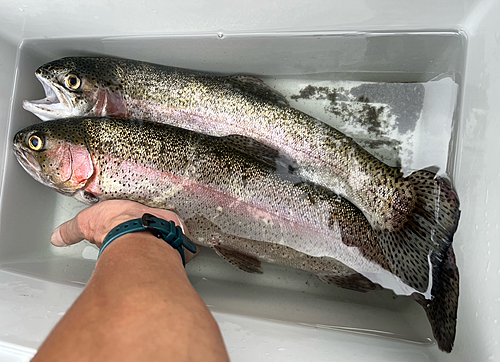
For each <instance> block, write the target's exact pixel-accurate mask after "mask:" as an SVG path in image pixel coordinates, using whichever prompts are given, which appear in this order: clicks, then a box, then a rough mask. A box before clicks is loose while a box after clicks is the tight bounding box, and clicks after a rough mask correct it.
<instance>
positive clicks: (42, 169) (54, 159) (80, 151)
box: [13, 121, 97, 202]
mask: <svg viewBox="0 0 500 362" xmlns="http://www.w3.org/2000/svg"><path fill="white" fill-rule="evenodd" d="M56 122H57V121H56ZM68 123H70V122H69V121H68ZM60 124H61V123H60V122H59V125H60ZM53 126H54V122H45V123H39V124H36V125H33V126H29V127H27V128H24V129H22V130H21V131H19V132H17V133H16V135H15V136H14V140H13V151H14V153H15V155H16V158H17V160H18V161H19V163H20V164H21V166H22V167H23V168H24V169H25V170H26V172H28V174H30V175H31V176H32V177H33V178H34V179H35V180H37V181H38V182H40V183H42V184H43V185H45V186H48V187H50V188H52V189H55V190H56V191H58V192H60V193H62V194H64V195H68V196H76V195H75V194H80V193H82V192H84V191H83V190H84V188H85V186H86V185H87V184H88V182H89V181H90V180H91V179H92V178H93V175H94V173H95V168H94V164H93V159H92V156H91V154H90V152H89V150H88V147H87V145H86V144H85V142H84V141H82V139H83V137H79V135H80V134H79V132H78V130H72V129H71V127H64V126H63V127H53ZM72 131H73V132H72ZM87 201H94V202H95V201H97V200H87Z"/></svg>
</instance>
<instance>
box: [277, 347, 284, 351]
mask: <svg viewBox="0 0 500 362" xmlns="http://www.w3.org/2000/svg"><path fill="white" fill-rule="evenodd" d="M278 351H286V348H283V347H280V348H278Z"/></svg>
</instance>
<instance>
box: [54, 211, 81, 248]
mask: <svg viewBox="0 0 500 362" xmlns="http://www.w3.org/2000/svg"><path fill="white" fill-rule="evenodd" d="M83 239H85V236H84V235H83V232H82V231H81V229H80V227H79V224H78V221H77V220H76V217H75V218H73V219H71V220H68V221H66V222H65V223H63V224H61V225H59V226H58V227H57V228H56V229H55V230H54V231H53V232H52V236H51V237H50V242H51V243H52V245H54V246H68V245H73V244H76V243H78V242H80V241H82V240H83Z"/></svg>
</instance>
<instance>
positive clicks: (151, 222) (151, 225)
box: [98, 213, 197, 265]
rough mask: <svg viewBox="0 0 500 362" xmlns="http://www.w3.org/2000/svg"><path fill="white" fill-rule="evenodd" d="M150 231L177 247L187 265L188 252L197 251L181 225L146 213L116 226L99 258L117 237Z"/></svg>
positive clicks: (103, 244) (104, 244)
mask: <svg viewBox="0 0 500 362" xmlns="http://www.w3.org/2000/svg"><path fill="white" fill-rule="evenodd" d="M145 230H147V231H149V232H150V233H151V234H152V235H154V236H155V237H156V238H158V239H161V240H163V241H165V242H166V243H167V244H168V245H170V246H171V247H172V248H173V249H175V250H176V251H177V252H178V253H179V255H180V256H181V259H182V264H183V265H186V253H187V252H191V253H196V251H197V248H196V245H195V244H194V243H193V242H192V241H191V240H190V239H189V238H188V237H187V236H186V235H184V233H183V230H182V228H181V227H180V226H176V225H175V223H174V222H173V221H166V220H164V219H160V218H158V217H156V216H154V215H151V214H148V213H145V214H143V215H142V217H141V218H138V219H132V220H128V221H125V222H123V223H121V224H119V225H117V226H115V227H114V228H113V229H111V231H110V232H109V233H108V234H107V235H106V237H105V238H104V241H103V243H102V246H101V250H100V252H99V256H98V258H99V257H100V256H101V254H102V253H103V251H104V250H105V249H106V248H107V247H108V246H109V245H110V244H111V243H112V242H113V241H114V240H116V239H117V238H119V237H121V236H123V235H127V234H129V233H136V232H142V231H145Z"/></svg>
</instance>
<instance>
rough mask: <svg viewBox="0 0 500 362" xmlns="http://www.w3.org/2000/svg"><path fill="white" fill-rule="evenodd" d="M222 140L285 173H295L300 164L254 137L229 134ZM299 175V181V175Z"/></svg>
mask: <svg viewBox="0 0 500 362" xmlns="http://www.w3.org/2000/svg"><path fill="white" fill-rule="evenodd" d="M221 140H222V142H224V144H226V145H227V146H229V147H231V148H232V149H234V150H237V151H239V152H241V153H244V154H245V155H247V156H249V157H252V158H253V159H255V160H257V161H258V162H264V163H265V164H266V165H268V166H269V167H272V168H274V169H276V171H277V172H279V173H280V174H283V175H295V173H296V172H295V171H296V170H297V168H298V166H297V164H296V163H295V162H293V161H292V160H290V159H288V158H287V157H286V156H284V155H283V154H282V153H281V152H280V151H278V150H276V149H274V148H272V147H269V146H267V145H265V144H263V143H260V142H258V141H256V140H254V139H253V138H250V137H246V136H241V135H229V136H225V137H221ZM296 177H297V181H300V180H301V179H300V180H299V177H298V176H296Z"/></svg>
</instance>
